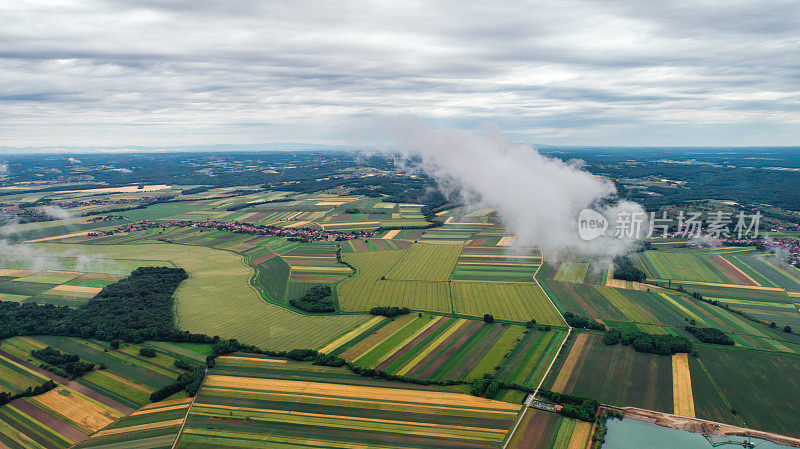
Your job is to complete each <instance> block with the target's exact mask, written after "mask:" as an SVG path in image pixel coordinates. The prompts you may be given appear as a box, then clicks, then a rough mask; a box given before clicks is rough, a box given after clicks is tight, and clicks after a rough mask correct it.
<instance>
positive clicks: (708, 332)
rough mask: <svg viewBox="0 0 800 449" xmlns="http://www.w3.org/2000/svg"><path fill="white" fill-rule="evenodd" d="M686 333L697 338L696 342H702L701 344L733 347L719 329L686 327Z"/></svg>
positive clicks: (729, 339)
mask: <svg viewBox="0 0 800 449" xmlns="http://www.w3.org/2000/svg"><path fill="white" fill-rule="evenodd" d="M686 332H689V333H690V334H692V335H694V336H695V337H697V339H698V340H700V341H702V342H703V343H712V344H716V345H733V344H734V341H733V340H732V339H731V338H730V337H728V336H727V335H725V333H724V332H722V331H721V330H719V329H715V328H713V327H694V326H686Z"/></svg>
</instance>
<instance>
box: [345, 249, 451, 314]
mask: <svg viewBox="0 0 800 449" xmlns="http://www.w3.org/2000/svg"><path fill="white" fill-rule="evenodd" d="M405 254H406V252H405V251H401V250H395V251H378V252H360V253H347V254H343V259H344V261H345V262H347V263H349V264H350V265H352V266H353V267H355V269H356V275H355V276H353V277H351V278H348V279H345V280H344V281H342V282H340V283H339V284H338V285H337V292H338V298H339V305H340V306H341V308H342V310H345V311H367V310H369V309H371V308H373V307H377V306H398V307H399V306H406V307H409V308H412V309H416V310H426V311H432V312H452V307H451V305H450V294H449V290H448V285H447V282H422V281H408V280H400V281H398V280H389V279H388V278H387V279H381V277H384V276H385V274H386V273H387V272H388V271H389V270H390V269H391V267H392V266H394V265H395V264H396V263H398V261H400V260H401V258H402V257H403V256H404V255H405Z"/></svg>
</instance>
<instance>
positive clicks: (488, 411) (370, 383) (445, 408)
mask: <svg viewBox="0 0 800 449" xmlns="http://www.w3.org/2000/svg"><path fill="white" fill-rule="evenodd" d="M518 412H519V406H517V405H513V404H508V403H505V402H499V401H492V400H488V399H481V398H475V397H472V396H468V395H463V394H458V393H449V392H439V391H434V390H431V389H428V388H425V387H416V388H414V387H412V386H402V385H398V384H396V383H386V382H381V381H378V380H371V379H363V378H359V377H358V376H353V375H352V374H349V373H345V372H343V371H342V370H341V369H338V368H326V367H318V366H313V365H309V364H305V363H300V362H287V361H285V360H273V359H270V358H268V357H261V356H254V355H250V354H246V355H241V356H240V355H237V354H234V355H232V356H226V357H220V358H219V359H218V363H217V366H216V367H215V368H214V369H213V370H211V371H210V372H209V375H208V376H207V378H206V381H205V383H204V384H203V387H202V389H201V390H200V392H199V394H198V396H197V398H196V400H195V404H194V405H193V406H192V408H191V410H190V413H189V417H188V420H187V425H186V428H185V429H184V431H183V433H182V434H181V436H180V439H179V441H178V447H197V446H198V445H225V446H226V447H251V446H252V445H253V444H256V442H258V444H261V445H264V444H268V445H270V446H278V447H300V446H303V447H307V446H308V445H316V446H323V447H342V446H346V447H352V446H354V445H368V446H369V447H376V448H393V447H407V446H409V445H412V446H414V447H431V448H451V447H452V448H458V447H471V448H482V447H486V448H493V447H497V446H498V445H499V444H500V443H501V442H502V441H503V439H504V438H505V436H506V434H507V432H508V429H509V428H510V427H511V426H512V425H513V422H514V420H515V419H516V417H517V414H518Z"/></svg>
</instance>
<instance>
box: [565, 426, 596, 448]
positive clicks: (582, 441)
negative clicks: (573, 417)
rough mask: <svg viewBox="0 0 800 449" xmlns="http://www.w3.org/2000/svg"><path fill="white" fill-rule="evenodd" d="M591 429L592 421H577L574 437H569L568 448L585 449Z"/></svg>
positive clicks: (573, 431)
mask: <svg viewBox="0 0 800 449" xmlns="http://www.w3.org/2000/svg"><path fill="white" fill-rule="evenodd" d="M591 431H592V424H591V423H588V422H586V421H575V428H574V429H573V430H572V437H571V438H570V439H569V446H567V449H585V448H586V446H587V445H588V444H589V436H590V435H589V432H591Z"/></svg>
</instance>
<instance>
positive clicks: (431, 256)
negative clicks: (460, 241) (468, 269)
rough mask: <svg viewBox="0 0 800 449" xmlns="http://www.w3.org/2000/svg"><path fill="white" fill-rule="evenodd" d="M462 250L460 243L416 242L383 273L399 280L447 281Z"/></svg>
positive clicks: (389, 277) (388, 277) (387, 277)
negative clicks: (429, 243)
mask: <svg viewBox="0 0 800 449" xmlns="http://www.w3.org/2000/svg"><path fill="white" fill-rule="evenodd" d="M460 252H461V246H460V245H425V244H421V243H420V244H416V245H413V246H412V247H411V248H409V249H407V250H405V251H404V253H403V254H402V256H401V257H400V258H399V259H398V260H397V262H396V263H395V264H394V265H392V266H391V267H390V268H389V270H387V271H386V273H383V275H385V276H386V279H391V280H399V281H446V280H448V279H449V278H450V272H451V271H452V270H453V265H455V263H456V260H457V259H458V254H459V253H460Z"/></svg>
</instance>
